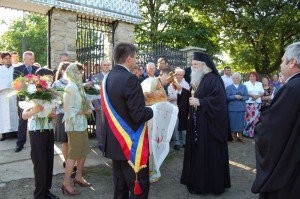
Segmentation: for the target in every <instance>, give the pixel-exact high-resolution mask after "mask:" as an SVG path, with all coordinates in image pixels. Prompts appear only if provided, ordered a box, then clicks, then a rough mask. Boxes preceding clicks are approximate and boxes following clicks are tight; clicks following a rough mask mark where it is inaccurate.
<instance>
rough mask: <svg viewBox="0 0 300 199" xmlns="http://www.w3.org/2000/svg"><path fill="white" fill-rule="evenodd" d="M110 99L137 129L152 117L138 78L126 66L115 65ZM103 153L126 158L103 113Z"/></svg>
mask: <svg viewBox="0 0 300 199" xmlns="http://www.w3.org/2000/svg"><path fill="white" fill-rule="evenodd" d="M106 89H107V94H108V97H109V100H110V102H111V104H112V106H113V107H114V109H115V110H116V112H117V113H118V114H119V115H120V117H121V118H122V119H123V120H124V121H125V122H126V123H127V124H128V126H130V127H131V128H132V129H133V130H134V131H136V130H137V129H138V128H139V126H140V125H141V124H142V123H143V122H146V121H148V120H149V119H151V118H152V116H153V112H152V109H151V108H148V107H145V98H144V94H143V91H142V87H141V85H140V83H139V81H138V78H137V77H136V76H135V75H133V74H132V73H130V72H128V71H127V70H126V68H124V67H123V66H120V65H115V66H114V68H113V69H112V71H111V72H110V73H109V76H108V79H107V83H106ZM103 118H104V121H103V131H102V132H103V153H104V156H105V157H107V158H110V159H113V160H126V158H125V156H124V153H123V151H122V149H121V146H120V144H119V142H118V140H117V139H116V137H115V136H114V134H113V132H112V131H111V129H110V127H109V125H108V122H107V119H106V117H105V115H103Z"/></svg>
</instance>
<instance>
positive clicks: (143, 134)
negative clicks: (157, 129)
mask: <svg viewBox="0 0 300 199" xmlns="http://www.w3.org/2000/svg"><path fill="white" fill-rule="evenodd" d="M108 77H109V73H108V74H107V75H106V76H105V77H104V80H103V83H102V89H101V92H100V94H101V100H102V108H103V111H104V114H105V116H106V118H107V121H108V124H109V127H110V129H111V131H112V132H113V134H114V136H115V137H116V138H117V140H118V142H119V144H120V146H121V148H122V150H123V153H124V155H125V157H126V159H127V160H128V163H129V164H130V166H131V167H132V168H133V170H134V172H135V173H136V174H137V173H138V172H139V171H140V170H141V169H142V168H145V167H147V162H148V155H149V147H148V146H149V140H148V129H147V124H146V123H142V124H141V125H140V127H139V128H138V130H137V131H134V130H133V129H131V128H130V127H129V126H128V125H127V124H126V122H125V121H124V120H123V119H122V118H121V117H120V116H119V115H118V113H117V112H116V110H115V109H114V107H113V106H112V104H111V103H110V101H109V98H108V94H107V90H106V82H107V78H108ZM136 183H137V181H136ZM136 186H137V185H136ZM138 192H139V190H137V191H136V187H135V194H139V193H138Z"/></svg>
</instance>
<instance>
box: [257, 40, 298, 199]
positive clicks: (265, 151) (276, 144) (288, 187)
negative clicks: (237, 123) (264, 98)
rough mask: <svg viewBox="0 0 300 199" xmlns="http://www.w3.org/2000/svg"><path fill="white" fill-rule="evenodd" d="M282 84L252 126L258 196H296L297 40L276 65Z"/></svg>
mask: <svg viewBox="0 0 300 199" xmlns="http://www.w3.org/2000/svg"><path fill="white" fill-rule="evenodd" d="M280 68H281V73H282V75H283V77H284V80H285V82H286V83H285V84H284V85H283V86H282V88H280V90H279V91H278V93H277V94H276V95H275V97H274V99H273V102H272V103H271V106H270V108H269V109H268V110H266V111H264V112H262V113H261V120H260V121H259V122H258V123H257V124H256V128H255V134H254V135H255V137H254V138H255V151H256V170H257V173H256V179H255V181H254V183H253V186H252V192H253V193H260V196H259V198H261V199H266V198H273V199H275V198H289V199H296V198H299V196H300V189H299V187H300V133H299V132H300V114H299V113H300V103H299V102H300V92H299V91H300V42H297V43H294V44H291V45H289V46H288V47H287V48H286V52H285V54H284V55H283V57H282V63H281V65H280Z"/></svg>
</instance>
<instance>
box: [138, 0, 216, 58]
mask: <svg viewBox="0 0 300 199" xmlns="http://www.w3.org/2000/svg"><path fill="white" fill-rule="evenodd" d="M187 5H188V4H187V0H185V1H178V0H142V1H141V4H140V7H141V9H140V10H141V15H142V17H143V20H142V23H141V24H138V25H136V32H135V34H136V39H137V42H138V43H153V44H155V43H162V44H165V45H168V46H172V47H178V48H184V47H188V46H197V47H202V48H206V49H207V51H208V52H212V53H216V52H218V51H219V47H218V40H217V37H216V36H217V35H218V32H219V29H218V27H216V26H215V27H213V26H210V23H211V20H210V19H209V18H208V17H207V16H205V15H201V14H199V15H197V16H194V15H193V10H192V9H190V7H188V6H187Z"/></svg>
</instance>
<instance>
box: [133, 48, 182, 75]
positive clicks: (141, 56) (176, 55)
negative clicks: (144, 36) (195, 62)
mask: <svg viewBox="0 0 300 199" xmlns="http://www.w3.org/2000/svg"><path fill="white" fill-rule="evenodd" d="M160 57H162V58H164V59H165V60H166V61H167V62H168V63H169V66H170V68H171V69H174V68H176V67H181V68H186V67H187V53H186V52H182V51H179V49H176V48H172V47H169V46H165V45H163V44H161V43H158V44H138V56H137V64H138V65H139V66H142V67H145V66H146V64H147V63H148V62H154V63H155V64H156V63H157V60H158V59H159V58H160Z"/></svg>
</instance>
